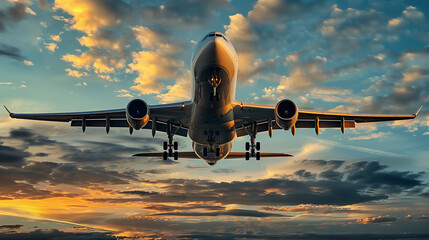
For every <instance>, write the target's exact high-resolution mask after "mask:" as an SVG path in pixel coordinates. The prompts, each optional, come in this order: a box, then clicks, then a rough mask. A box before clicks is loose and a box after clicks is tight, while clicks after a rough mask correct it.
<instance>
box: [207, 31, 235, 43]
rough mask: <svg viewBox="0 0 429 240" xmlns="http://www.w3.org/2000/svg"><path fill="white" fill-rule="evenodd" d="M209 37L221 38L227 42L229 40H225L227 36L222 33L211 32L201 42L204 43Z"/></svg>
mask: <svg viewBox="0 0 429 240" xmlns="http://www.w3.org/2000/svg"><path fill="white" fill-rule="evenodd" d="M208 37H221V38H223V39H225V41H227V42H228V40H227V39H226V38H225V36H224V35H223V34H222V33H220V32H211V33H209V34H207V35H206V36H205V37H204V38H203V40H202V41H201V42H204V41H205V40H206V39H207V38H208Z"/></svg>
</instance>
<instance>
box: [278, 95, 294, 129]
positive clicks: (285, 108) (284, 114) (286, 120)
mask: <svg viewBox="0 0 429 240" xmlns="http://www.w3.org/2000/svg"><path fill="white" fill-rule="evenodd" d="M275 115H276V123H277V125H279V127H281V128H283V129H284V130H289V129H290V128H291V127H293V126H294V125H295V123H296V121H297V120H298V107H297V106H296V104H295V103H294V102H293V101H291V100H289V99H284V100H281V101H280V102H279V103H277V105H276V108H275Z"/></svg>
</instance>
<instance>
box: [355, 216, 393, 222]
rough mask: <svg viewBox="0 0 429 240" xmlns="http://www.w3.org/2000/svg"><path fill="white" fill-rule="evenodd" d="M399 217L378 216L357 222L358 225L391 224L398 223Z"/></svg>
mask: <svg viewBox="0 0 429 240" xmlns="http://www.w3.org/2000/svg"><path fill="white" fill-rule="evenodd" d="M397 219H398V218H397V217H391V216H378V217H367V218H363V219H360V220H357V222H358V223H362V224H374V223H390V222H393V221H396V220H397Z"/></svg>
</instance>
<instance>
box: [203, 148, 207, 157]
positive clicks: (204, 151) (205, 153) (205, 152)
mask: <svg viewBox="0 0 429 240" xmlns="http://www.w3.org/2000/svg"><path fill="white" fill-rule="evenodd" d="M203 156H204V157H206V156H207V148H206V147H205V148H204V149H203Z"/></svg>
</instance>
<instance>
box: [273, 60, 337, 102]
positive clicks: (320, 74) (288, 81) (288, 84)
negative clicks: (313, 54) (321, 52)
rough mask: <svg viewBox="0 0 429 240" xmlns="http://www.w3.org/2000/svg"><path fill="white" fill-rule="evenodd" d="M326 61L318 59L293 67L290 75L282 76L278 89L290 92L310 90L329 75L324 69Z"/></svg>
mask: <svg viewBox="0 0 429 240" xmlns="http://www.w3.org/2000/svg"><path fill="white" fill-rule="evenodd" d="M323 67H324V62H323V61H321V60H318V59H315V60H309V61H306V62H303V63H299V64H297V65H295V66H293V67H292V68H291V71H290V76H289V77H287V76H282V78H281V80H280V84H279V86H278V87H277V89H278V90H281V91H285V92H286V93H288V94H294V93H297V92H301V91H305V90H310V89H312V88H313V87H314V86H315V85H317V84H319V83H322V82H323V81H325V80H326V79H327V77H328V76H329V75H328V74H327V73H326V72H325V71H324V69H323Z"/></svg>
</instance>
